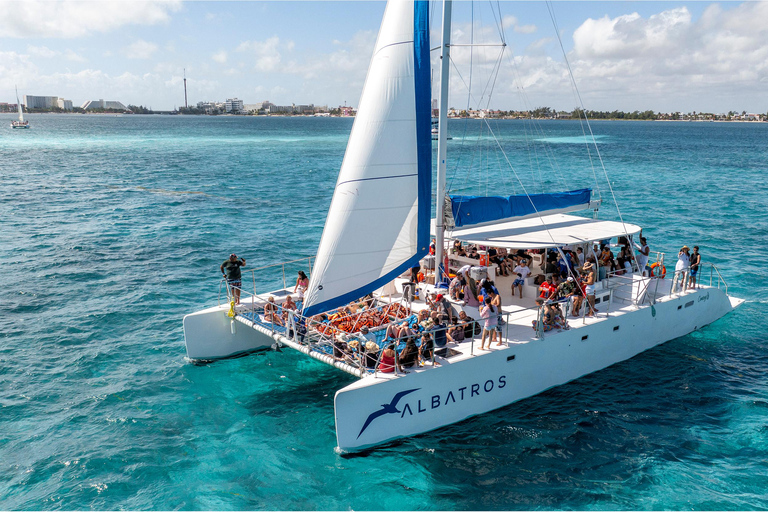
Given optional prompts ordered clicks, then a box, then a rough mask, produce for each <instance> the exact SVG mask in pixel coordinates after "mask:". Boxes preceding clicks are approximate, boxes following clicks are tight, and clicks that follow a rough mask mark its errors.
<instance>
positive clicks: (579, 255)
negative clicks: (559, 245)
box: [574, 247, 584, 268]
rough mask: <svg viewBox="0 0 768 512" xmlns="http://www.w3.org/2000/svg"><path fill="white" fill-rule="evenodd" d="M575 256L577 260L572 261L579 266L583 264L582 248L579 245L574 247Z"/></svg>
mask: <svg viewBox="0 0 768 512" xmlns="http://www.w3.org/2000/svg"><path fill="white" fill-rule="evenodd" d="M576 258H577V259H578V262H575V261H574V264H575V265H576V266H577V267H579V268H581V267H583V266H584V250H583V249H582V248H581V247H577V248H576Z"/></svg>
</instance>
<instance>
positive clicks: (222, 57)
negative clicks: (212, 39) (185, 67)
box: [211, 50, 227, 64]
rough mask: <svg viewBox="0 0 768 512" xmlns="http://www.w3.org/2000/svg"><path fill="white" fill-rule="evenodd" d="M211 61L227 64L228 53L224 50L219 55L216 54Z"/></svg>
mask: <svg viewBox="0 0 768 512" xmlns="http://www.w3.org/2000/svg"><path fill="white" fill-rule="evenodd" d="M211 59H213V60H214V61H216V62H218V63H219V64H224V63H225V62H227V52H225V51H224V50H221V51H220V52H218V53H214V54H213V56H212V57H211Z"/></svg>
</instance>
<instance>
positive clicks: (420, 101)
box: [413, 0, 440, 258]
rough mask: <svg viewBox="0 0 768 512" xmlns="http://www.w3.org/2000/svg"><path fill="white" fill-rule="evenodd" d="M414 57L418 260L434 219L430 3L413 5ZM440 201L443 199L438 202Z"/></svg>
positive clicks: (424, 247) (425, 246)
mask: <svg viewBox="0 0 768 512" xmlns="http://www.w3.org/2000/svg"><path fill="white" fill-rule="evenodd" d="M413 41H414V45H413V55H414V81H415V90H416V148H417V152H418V159H419V160H418V161H419V164H418V165H419V198H418V201H419V207H418V212H419V213H418V217H419V227H418V230H417V235H416V240H417V248H416V256H417V257H419V258H421V257H422V256H424V255H426V254H427V252H429V231H430V229H429V228H430V220H431V219H430V217H431V216H432V97H431V94H432V84H431V81H430V61H429V53H430V48H429V2H427V1H426V0H425V1H421V0H417V1H416V2H414V5H413ZM438 201H440V198H438Z"/></svg>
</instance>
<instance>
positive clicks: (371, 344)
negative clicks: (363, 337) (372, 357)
mask: <svg viewBox="0 0 768 512" xmlns="http://www.w3.org/2000/svg"><path fill="white" fill-rule="evenodd" d="M365 350H367V351H368V352H378V351H379V346H378V345H377V344H376V343H375V342H373V341H369V342H367V343H366V344H365Z"/></svg>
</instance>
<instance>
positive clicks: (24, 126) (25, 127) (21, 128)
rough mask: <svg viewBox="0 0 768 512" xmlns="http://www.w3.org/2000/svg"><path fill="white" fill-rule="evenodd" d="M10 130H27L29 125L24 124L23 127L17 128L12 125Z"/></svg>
mask: <svg viewBox="0 0 768 512" xmlns="http://www.w3.org/2000/svg"><path fill="white" fill-rule="evenodd" d="M11 128H13V129H14V130H24V129H27V128H29V125H28V124H24V125H19V126H17V125H15V124H13V125H11Z"/></svg>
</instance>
